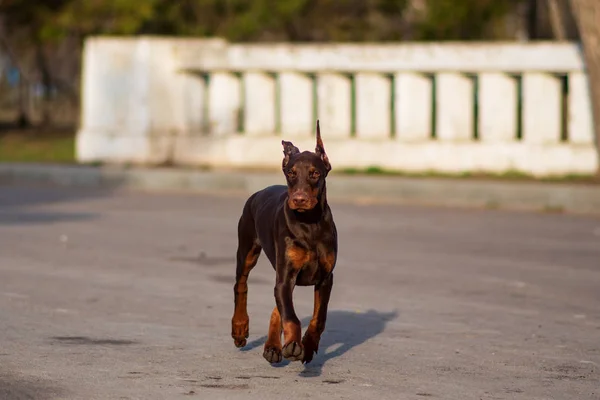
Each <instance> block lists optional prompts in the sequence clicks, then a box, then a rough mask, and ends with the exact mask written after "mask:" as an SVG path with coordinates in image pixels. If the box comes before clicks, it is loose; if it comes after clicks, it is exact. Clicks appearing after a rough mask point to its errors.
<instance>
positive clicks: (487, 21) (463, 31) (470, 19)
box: [419, 0, 519, 40]
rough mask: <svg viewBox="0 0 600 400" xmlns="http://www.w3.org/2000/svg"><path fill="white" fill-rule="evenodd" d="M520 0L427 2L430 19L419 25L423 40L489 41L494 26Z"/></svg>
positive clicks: (440, 0)
mask: <svg viewBox="0 0 600 400" xmlns="http://www.w3.org/2000/svg"><path fill="white" fill-rule="evenodd" d="M518 2H519V0H513V1H512V2H511V1H507V0H458V1H457V0H426V4H427V8H428V9H429V12H428V13H427V18H425V20H424V21H423V22H422V23H421V25H420V35H419V36H420V38H421V39H423V40H469V39H477V38H480V39H487V38H488V37H487V36H488V33H489V28H490V26H491V24H492V23H493V22H495V21H497V20H498V19H501V18H503V17H505V16H506V14H507V13H508V12H509V11H510V10H511V8H514V7H515V5H516V4H517V3H518Z"/></svg>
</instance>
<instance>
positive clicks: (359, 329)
mask: <svg viewBox="0 0 600 400" xmlns="http://www.w3.org/2000/svg"><path fill="white" fill-rule="evenodd" d="M397 316H398V312H397V311H392V312H389V313H383V312H379V311H376V310H369V311H367V312H353V311H330V312H329V313H328V314H327V323H326V329H325V332H324V333H323V336H322V337H321V342H320V344H319V353H318V354H315V357H314V358H313V360H312V362H310V363H309V364H306V365H305V368H304V371H302V372H301V373H300V375H301V376H306V377H312V376H320V375H321V373H322V371H323V366H324V365H325V363H326V362H327V361H329V360H331V359H333V358H336V357H340V356H341V355H343V354H344V353H346V352H347V351H349V350H351V349H353V348H354V347H356V346H359V345H361V344H362V343H364V342H366V341H367V340H369V339H371V338H373V337H375V336H377V335H379V334H381V333H382V332H383V331H384V330H385V327H386V324H387V323H388V322H390V321H392V320H394V319H396V317H397ZM310 319H311V317H307V318H304V319H303V320H302V327H303V328H304V329H306V326H308V323H309V322H310ZM266 340H267V337H266V336H263V337H261V338H259V339H256V340H253V341H251V342H249V343H248V344H247V345H246V346H245V347H244V348H243V349H242V350H243V351H250V350H253V349H255V348H257V347H260V346H262V345H263V344H264V343H265V341H266ZM332 346H336V347H335V348H334V349H331V348H332ZM288 364H289V361H287V360H284V361H283V362H282V363H279V364H275V365H273V366H274V367H276V368H277V367H284V366H286V365H288Z"/></svg>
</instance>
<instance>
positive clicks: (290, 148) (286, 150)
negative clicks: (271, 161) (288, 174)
mask: <svg viewBox="0 0 600 400" xmlns="http://www.w3.org/2000/svg"><path fill="white" fill-rule="evenodd" d="M281 144H282V145H283V154H284V157H283V162H282V163H281V165H282V167H283V168H285V167H286V165H288V163H289V162H290V158H291V157H292V156H293V155H294V154H297V153H300V150H298V148H297V147H296V146H294V144H293V143H292V142H286V141H285V140H282V141H281Z"/></svg>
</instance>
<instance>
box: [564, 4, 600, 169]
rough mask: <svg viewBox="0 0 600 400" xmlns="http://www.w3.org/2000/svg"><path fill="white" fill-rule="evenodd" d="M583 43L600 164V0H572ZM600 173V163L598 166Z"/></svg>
mask: <svg viewBox="0 0 600 400" xmlns="http://www.w3.org/2000/svg"><path fill="white" fill-rule="evenodd" d="M571 5H572V7H573V12H574V14H575V19H576V21H577V27H578V28H579V35H580V37H581V41H582V44H583V53H584V58H585V64H586V70H587V75H588V80H589V85H590V93H591V97H592V99H591V100H592V110H593V115H594V133H595V135H596V149H597V151H598V159H599V164H600V1H599V0H571ZM598 175H600V165H599V167H598Z"/></svg>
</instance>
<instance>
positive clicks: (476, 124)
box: [77, 37, 598, 176]
mask: <svg viewBox="0 0 600 400" xmlns="http://www.w3.org/2000/svg"><path fill="white" fill-rule="evenodd" d="M563 77H564V78H563ZM82 84H83V88H82V90H83V92H82V93H83V96H82V116H81V127H80V130H79V132H78V136H77V156H78V159H79V160H80V161H82V162H91V161H103V162H117V163H123V162H127V163H140V164H157V163H162V162H167V161H168V162H171V163H175V164H186V165H206V166H214V167H248V168H255V167H268V168H277V167H279V166H280V165H281V148H280V147H281V144H280V141H281V139H282V138H284V139H287V140H293V141H294V143H295V144H296V145H298V146H299V147H300V148H301V149H302V150H305V149H308V150H313V149H314V125H315V119H316V118H318V119H320V122H321V131H322V135H323V138H324V141H325V147H326V149H327V152H328V154H329V156H330V159H331V161H332V164H333V167H334V168H335V169H338V170H339V169H345V168H353V169H363V168H370V167H379V168H382V169H388V170H399V171H411V172H427V171H437V172H449V173H462V172H488V173H503V172H509V171H510V172H514V171H519V172H523V173H529V174H534V175H538V176H544V175H565V174H588V173H593V172H594V171H595V170H596V169H597V167H598V158H597V155H596V151H595V147H594V140H593V132H592V113H591V106H590V94H589V90H588V87H587V78H586V75H585V72H584V70H583V62H582V59H581V56H580V52H579V49H578V48H577V47H576V45H574V44H569V43H535V44H517V43H515V44H495V43H470V44H468V43H445V44H437V43H431V44H424V43H419V44H416V43H410V44H408V43H407V44H379V45H376V44H343V45H342V44H311V45H304V44H303V45H297V44H235V45H233V44H228V43H227V42H225V41H223V40H218V39H215V40H196V39H193V40H192V39H173V38H152V37H141V38H136V39H121V38H90V39H88V40H87V42H86V45H85V51H84V69H83V80H82Z"/></svg>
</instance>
